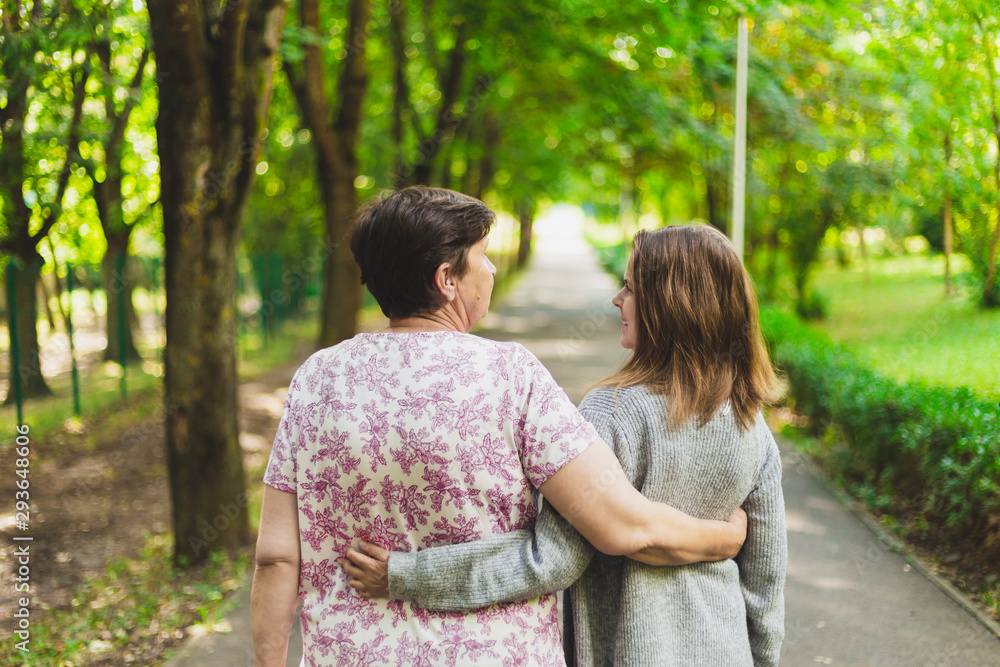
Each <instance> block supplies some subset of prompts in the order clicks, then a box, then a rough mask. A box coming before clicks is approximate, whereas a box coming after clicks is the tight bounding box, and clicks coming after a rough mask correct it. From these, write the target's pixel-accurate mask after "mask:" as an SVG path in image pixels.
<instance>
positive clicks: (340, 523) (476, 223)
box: [252, 188, 745, 666]
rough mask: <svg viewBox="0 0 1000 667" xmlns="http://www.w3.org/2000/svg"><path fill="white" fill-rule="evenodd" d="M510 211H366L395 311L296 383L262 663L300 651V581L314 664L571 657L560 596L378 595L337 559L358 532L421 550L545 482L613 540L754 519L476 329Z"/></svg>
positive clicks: (495, 525) (714, 543) (696, 541)
mask: <svg viewBox="0 0 1000 667" xmlns="http://www.w3.org/2000/svg"><path fill="white" fill-rule="evenodd" d="M493 222H494V215H493V213H492V212H491V211H490V209H489V208H488V207H486V206H485V205H484V204H483V203H482V202H480V201H478V200H475V199H472V198H470V197H466V196H464V195H460V194H458V193H455V192H450V191H447V190H437V189H431V188H408V189H405V190H402V191H400V192H397V193H395V194H393V195H391V196H389V197H387V198H385V199H382V200H380V201H377V202H376V203H374V205H372V206H370V207H369V208H367V209H366V210H365V211H363V212H362V213H361V215H360V217H359V219H358V221H357V224H356V227H355V230H354V232H353V235H352V238H351V249H352V251H353V253H354V256H355V258H356V260H357V262H358V264H359V265H360V267H361V275H362V281H363V282H364V283H365V284H367V285H368V289H369V290H370V291H371V293H372V295H373V296H374V297H375V299H376V300H377V301H378V303H379V305H380V307H381V308H382V310H383V312H384V313H385V314H386V316H388V318H389V327H388V328H387V329H384V330H383V331H380V332H377V333H364V334H359V335H357V336H355V337H354V338H352V339H351V340H347V341H344V342H342V343H340V344H338V345H335V346H333V347H331V348H327V349H324V350H321V351H319V352H317V353H316V354H314V355H313V356H312V357H310V358H309V359H308V360H307V361H306V362H305V364H303V366H302V367H301V368H300V369H299V370H298V372H297V373H296V374H295V377H294V378H293V380H292V383H291V386H290V388H289V393H288V398H287V401H286V404H285V410H284V414H283V416H282V420H281V424H280V426H279V428H278V433H277V436H276V438H275V442H274V447H273V449H272V452H271V459H270V462H269V464H268V468H267V472H266V474H265V477H264V481H265V483H266V485H267V486H266V487H265V491H264V501H263V507H262V510H261V522H260V533H259V537H258V542H257V555H256V559H257V569H256V572H255V574H254V583H253V593H252V611H253V637H254V652H255V655H256V659H257V664H258V665H282V664H284V659H285V651H286V646H287V641H288V635H289V630H290V627H291V624H292V618H293V615H294V609H295V604H296V597H298V598H301V600H302V613H301V617H300V618H301V625H302V632H303V643H304V658H303V664H306V665H352V666H353V665H382V664H385V665H389V664H391V665H436V664H441V665H456V664H463V665H464V664H472V663H474V664H495V665H501V664H530V665H562V664H564V662H563V653H562V650H561V646H560V637H559V628H558V623H557V612H556V600H555V596H554V595H542V596H540V597H538V596H535V597H534V598H533V599H530V600H524V601H521V602H517V603H506V604H499V605H496V606H493V607H490V608H486V609H480V610H478V611H476V612H471V613H462V612H433V611H428V610H426V609H423V608H421V607H419V606H417V605H415V604H404V603H402V602H399V601H393V602H386V601H384V600H371V599H364V598H360V597H358V596H357V595H354V594H353V593H352V592H351V591H350V588H349V587H348V577H347V576H346V575H345V574H344V573H343V572H342V571H341V568H340V567H338V566H337V564H336V560H337V558H338V557H339V556H341V555H343V554H344V553H345V552H346V551H347V550H348V548H349V546H350V543H351V540H352V538H353V537H354V536H355V535H360V536H361V537H363V538H364V539H366V540H368V541H369V542H372V543H375V544H378V545H381V546H383V547H386V548H388V549H393V550H400V551H413V550H418V549H423V548H425V547H432V546H435V545H446V544H453V543H457V542H465V541H468V540H474V539H477V538H481V537H486V536H490V535H498V534H503V533H506V532H508V531H511V530H516V529H519V528H526V527H530V526H532V525H533V523H534V520H535V505H534V502H533V496H532V494H533V491H534V490H535V489H538V490H539V491H540V492H541V494H542V495H543V496H544V497H545V499H546V501H548V503H551V505H552V506H553V507H554V508H555V509H556V510H558V511H559V512H560V513H561V514H562V516H564V517H566V519H567V520H568V521H569V523H570V524H572V525H573V526H574V527H575V529H576V530H578V531H579V532H580V534H582V536H583V537H584V538H586V539H587V540H590V541H591V542H592V543H593V545H594V546H595V547H596V548H597V549H599V550H600V551H602V552H605V553H608V554H633V553H634V552H637V553H634V555H635V556H636V557H637V558H642V559H643V560H645V561H647V562H651V563H661V564H668V563H677V562H692V561H700V560H716V559H720V558H726V557H730V556H732V555H734V554H735V553H736V552H737V551H738V549H739V545H740V544H741V543H742V539H743V534H744V532H745V523H744V521H745V520H744V519H742V518H741V517H739V516H735V518H731V521H730V522H729V523H727V522H723V521H700V520H696V519H692V518H691V517H688V516H687V515H684V514H681V513H680V512H678V511H677V510H674V509H672V508H670V507H668V506H667V505H663V504H660V503H654V502H651V501H650V500H647V499H646V498H645V497H644V496H642V494H640V493H639V492H638V491H636V490H635V488H633V487H632V486H631V484H629V482H628V480H627V479H626V477H625V475H624V473H623V471H622V468H621V465H620V464H619V462H618V460H617V459H616V458H615V456H614V454H613V453H612V451H611V450H610V449H609V448H608V446H607V445H606V444H604V442H603V441H601V439H600V438H598V437H597V434H596V432H595V431H594V429H593V427H592V426H591V425H590V424H588V423H587V422H586V421H585V420H584V419H583V418H582V417H581V416H580V414H579V413H578V412H577V411H576V409H575V408H574V407H573V405H572V403H571V402H570V401H569V399H568V398H567V397H566V395H565V393H563V392H562V391H561V390H560V389H559V387H558V386H557V385H556V383H555V382H554V381H553V379H552V377H551V375H549V373H548V372H547V371H546V370H545V368H544V367H543V366H542V365H541V364H540V363H539V362H538V360H537V359H535V358H534V357H533V356H532V355H531V354H530V353H529V352H528V351H527V350H525V349H524V348H523V347H522V346H520V345H517V344H515V343H498V342H494V341H490V340H486V339H483V338H479V337H477V336H472V335H470V334H469V333H468V332H469V330H470V329H471V328H472V326H473V325H474V324H475V323H476V322H477V321H478V320H479V319H480V318H482V317H483V315H484V314H485V313H486V310H487V308H488V306H489V303H490V294H491V291H492V289H493V274H494V273H495V269H494V267H493V265H492V264H491V263H490V261H489V259H488V258H487V256H486V248H487V243H488V232H489V229H490V227H491V225H492V223H493ZM721 518H723V519H724V518H726V517H721Z"/></svg>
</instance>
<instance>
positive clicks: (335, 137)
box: [285, 0, 371, 347]
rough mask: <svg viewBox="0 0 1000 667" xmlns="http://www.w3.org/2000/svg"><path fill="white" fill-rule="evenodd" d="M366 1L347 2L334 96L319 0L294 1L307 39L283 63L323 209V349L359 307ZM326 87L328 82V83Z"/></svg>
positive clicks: (348, 326)
mask: <svg viewBox="0 0 1000 667" xmlns="http://www.w3.org/2000/svg"><path fill="white" fill-rule="evenodd" d="M370 13H371V5H370V2H369V0H351V1H350V3H349V4H348V12H347V14H348V15H347V32H346V34H345V35H344V38H343V48H344V51H345V55H344V57H343V60H341V62H340V72H339V76H338V77H337V86H336V90H337V100H336V103H331V100H330V99H329V98H328V97H327V94H326V92H325V91H326V88H327V82H326V76H325V74H324V72H325V71H327V68H326V66H325V64H324V57H323V55H324V54H323V49H322V48H321V42H320V39H319V36H320V34H322V33H323V32H325V31H323V30H322V29H321V27H320V21H321V18H320V9H319V2H318V0H300V2H299V21H300V23H299V27H300V29H301V31H302V32H301V34H302V35H303V37H305V39H304V40H303V41H304V50H303V54H302V58H301V61H300V62H294V61H292V60H290V59H286V61H285V72H286V73H287V75H288V81H289V83H290V84H291V88H292V91H293V92H294V93H295V97H296V99H297V100H298V103H299V108H300V109H301V113H302V119H303V121H304V123H305V125H306V127H308V128H309V130H310V131H311V132H312V135H313V139H312V142H311V145H312V147H313V149H314V151H315V154H316V175H317V177H318V181H319V186H320V191H321V193H322V195H323V204H324V207H325V218H326V234H327V247H328V248H329V250H330V251H329V252H328V253H327V256H326V266H325V274H324V278H323V313H322V322H321V329H320V335H319V344H320V346H321V347H327V346H329V345H333V344H335V343H338V342H340V341H342V340H345V339H347V338H350V337H351V336H353V335H354V333H355V329H356V328H357V313H358V309H359V308H360V307H361V273H360V271H359V269H358V267H357V264H356V263H355V262H354V257H353V256H352V255H351V250H350V248H349V247H348V244H347V238H346V237H347V234H348V232H349V231H350V226H351V221H352V219H353V216H354V211H355V209H356V207H357V198H356V193H355V189H354V181H355V180H356V179H357V177H358V156H357V152H358V136H359V129H360V126H361V118H362V103H363V102H364V98H365V92H366V90H367V87H368V72H367V68H366V64H365V49H366V47H367V42H368V19H369V15H370ZM331 88H332V86H331Z"/></svg>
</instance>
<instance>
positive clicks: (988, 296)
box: [983, 79, 1000, 308]
mask: <svg viewBox="0 0 1000 667" xmlns="http://www.w3.org/2000/svg"><path fill="white" fill-rule="evenodd" d="M990 83H991V84H992V79H991V81H990ZM991 89H992V85H991ZM993 103H994V105H993V136H994V137H995V138H996V142H997V158H996V161H995V162H994V163H993V181H994V184H995V185H996V188H997V191H1000V115H998V113H997V108H996V100H995V99H994V101H993ZM997 215H998V218H997V223H996V225H995V226H994V227H993V235H992V237H991V238H990V247H989V251H988V252H987V254H986V280H985V281H984V283H983V305H984V306H986V307H987V308H994V307H996V306H998V305H1000V301H998V298H997V295H996V293H995V291H996V290H995V289H994V285H995V283H996V279H997V247H998V246H1000V200H998V201H997Z"/></svg>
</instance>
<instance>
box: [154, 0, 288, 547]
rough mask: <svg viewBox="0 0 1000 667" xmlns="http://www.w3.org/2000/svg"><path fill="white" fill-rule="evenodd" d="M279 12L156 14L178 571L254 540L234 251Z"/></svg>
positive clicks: (169, 3) (243, 5)
mask: <svg viewBox="0 0 1000 667" xmlns="http://www.w3.org/2000/svg"><path fill="white" fill-rule="evenodd" d="M285 11H286V3H285V1H284V0H242V1H235V0H234V1H231V2H226V3H222V2H219V1H218V0H211V1H209V2H198V1H196V0H150V2H149V17H150V27H151V29H152V35H153V51H154V54H155V56H156V62H157V67H158V83H159V102H160V110H159V116H158V117H157V121H156V135H157V143H158V145H159V152H160V174H161V176H160V178H161V190H160V192H161V196H160V201H161V205H162V209H163V236H164V244H165V261H164V265H165V271H166V290H167V308H166V330H167V342H166V349H165V351H164V361H165V386H166V391H165V394H166V408H167V419H166V421H167V461H168V467H169V473H170V490H171V494H172V500H173V524H174V540H175V552H174V553H175V558H176V559H177V561H178V562H179V563H184V562H189V563H193V562H198V561H201V560H203V559H204V558H205V556H206V555H207V551H208V549H209V548H210V547H216V546H218V547H230V546H235V545H238V544H240V543H242V542H243V541H244V540H245V539H246V537H247V535H248V523H247V517H246V511H245V505H246V495H245V493H246V490H245V486H246V483H245V479H244V472H243V461H242V458H241V453H240V445H239V437H238V436H239V428H238V425H237V400H236V382H237V378H236V353H235V341H236V327H237V318H236V306H235V291H236V249H237V244H238V241H239V235H240V229H241V226H242V221H243V213H244V209H245V205H246V201H247V197H248V195H249V194H250V189H251V186H252V184H253V180H254V173H255V168H256V162H257V154H258V150H259V143H260V141H261V138H262V134H263V131H264V130H265V127H266V118H267V109H268V105H269V103H270V99H271V90H272V81H273V76H272V75H273V71H274V65H275V54H277V53H278V50H279V48H280V39H281V31H282V24H283V22H284V17H285Z"/></svg>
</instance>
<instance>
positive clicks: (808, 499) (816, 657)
mask: <svg viewBox="0 0 1000 667" xmlns="http://www.w3.org/2000/svg"><path fill="white" fill-rule="evenodd" d="M560 213H561V215H559V214H560ZM536 227H537V236H538V244H537V246H536V254H535V258H534V260H533V262H532V265H531V268H530V270H529V271H527V272H526V273H525V274H524V275H523V276H521V278H520V279H519V281H518V283H517V284H516V285H515V286H514V287H513V288H512V289H511V290H510V291H509V292H508V293H507V294H504V295H503V296H502V298H501V299H500V300H498V301H499V302H498V303H497V304H496V305H497V308H496V310H495V311H494V312H492V313H490V314H489V315H488V316H487V317H486V318H485V320H484V322H483V325H484V327H483V329H482V330H480V331H479V333H481V334H482V335H485V336H489V337H495V338H498V339H514V340H518V341H521V342H522V343H524V344H525V345H526V346H527V347H528V348H529V349H531V351H532V352H534V353H535V354H536V355H537V356H538V357H539V358H540V359H541V360H542V362H544V363H545V365H546V366H547V367H548V368H549V369H550V370H551V371H552V373H553V375H554V376H555V377H556V379H557V380H558V381H559V382H560V383H561V384H562V385H563V387H564V388H565V389H566V391H567V393H568V394H569V395H570V397H571V398H572V399H573V400H575V401H579V400H580V398H582V397H583V395H584V393H585V392H586V389H587V387H588V386H590V384H591V383H592V382H594V381H595V380H598V379H600V378H602V377H604V376H606V375H608V374H610V373H611V371H613V370H614V369H615V367H616V366H617V365H618V363H620V361H621V360H622V358H623V356H622V355H623V352H622V351H621V348H620V347H619V345H618V338H619V331H620V330H619V320H618V316H617V311H616V310H615V309H614V308H613V307H612V306H611V305H610V299H611V296H612V295H613V294H614V292H615V291H616V290H617V286H616V285H615V282H614V280H613V279H611V278H610V277H609V276H607V275H606V274H604V273H603V272H602V271H601V270H600V269H599V268H598V267H597V265H596V260H595V258H594V256H593V253H592V252H591V251H590V250H589V248H588V247H587V245H586V243H585V242H584V241H583V240H582V238H581V236H580V233H579V229H580V221H579V219H576V218H574V217H572V215H571V214H570V213H569V211H568V210H566V209H562V210H561V211H560V210H558V209H557V210H556V212H555V214H554V215H552V216H550V217H549V218H548V219H544V220H540V221H539V222H538V223H537V225H536ZM783 450H784V464H785V475H784V487H785V502H786V507H787V517H788V540H789V555H790V559H789V561H790V562H789V568H788V585H787V587H786V592H785V597H786V601H787V615H786V640H785V645H784V648H783V650H782V660H781V664H782V665H815V664H832V665H879V666H884V665H908V666H910V665H928V666H930V665H934V666H938V665H954V666H956V667H959V666H961V667H966V666H973V665H992V666H996V665H1000V640H998V639H997V638H996V637H995V636H994V635H993V634H991V633H990V632H989V631H987V630H986V629H985V628H984V627H983V626H982V625H980V624H979V623H978V621H976V619H975V618H973V617H972V616H971V615H969V614H968V613H967V612H966V611H965V610H963V609H962V608H960V607H959V606H958V605H957V604H956V603H955V602H953V601H952V600H951V599H950V598H949V597H948V596H947V595H945V594H944V593H943V592H941V591H940V590H939V589H938V588H937V587H936V586H935V585H934V584H933V583H931V582H930V581H928V580H927V579H926V578H924V577H923V576H922V575H921V574H920V573H919V572H918V571H917V570H915V569H913V568H911V567H910V566H909V565H908V564H907V563H906V562H905V561H904V559H903V558H902V557H900V556H899V555H897V554H895V553H893V552H891V551H888V550H887V549H886V548H885V547H884V546H883V545H882V544H881V542H879V540H878V539H877V537H876V536H875V535H874V534H873V533H872V532H871V531H870V530H869V529H868V528H867V527H866V526H865V525H864V524H863V523H862V522H861V521H860V520H859V519H858V518H857V517H856V516H855V515H854V514H852V513H851V512H850V511H849V510H847V509H845V508H844V507H843V506H842V505H841V504H840V503H838V502H837V500H836V499H834V497H833V496H831V495H830V494H829V493H828V492H827V491H826V490H825V489H824V488H823V486H822V485H821V484H819V483H818V482H817V481H816V480H815V479H814V478H813V477H812V476H811V475H810V474H809V473H808V471H807V466H805V465H803V464H802V463H801V462H800V460H799V459H798V457H796V455H795V454H794V452H792V451H790V450H789V448H787V447H783ZM248 600H249V593H246V594H244V596H243V597H242V598H241V599H240V600H239V602H240V606H239V607H238V608H237V610H236V611H235V612H234V613H233V614H231V615H230V616H229V618H228V619H227V620H228V622H229V623H230V625H231V626H232V628H233V631H232V632H231V633H228V634H215V635H207V636H204V637H200V638H196V639H194V640H192V641H190V642H188V644H187V646H186V648H185V651H184V655H183V656H182V657H181V658H180V659H178V660H175V661H174V662H172V663H169V664H170V665H171V667H202V666H204V667H218V666H219V665H227V666H228V665H232V666H237V665H252V664H253V661H252V658H251V657H250V656H251V651H250V638H249V604H248ZM300 651H301V645H300V644H298V643H295V644H294V645H293V649H292V651H291V652H290V654H289V661H288V664H289V665H296V664H298V656H299V655H300V653H299V652H300Z"/></svg>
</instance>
